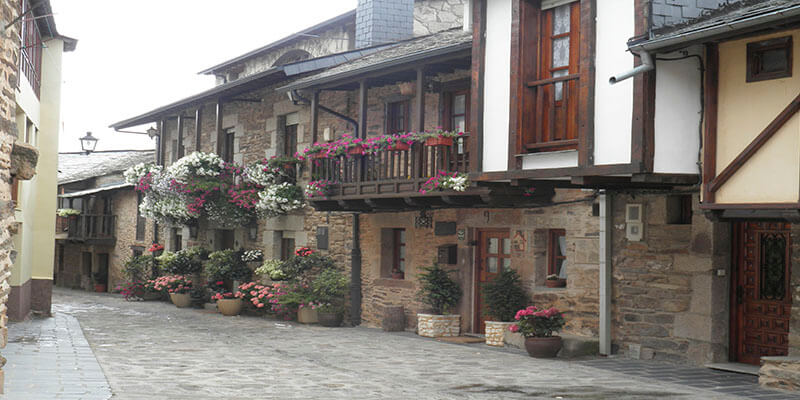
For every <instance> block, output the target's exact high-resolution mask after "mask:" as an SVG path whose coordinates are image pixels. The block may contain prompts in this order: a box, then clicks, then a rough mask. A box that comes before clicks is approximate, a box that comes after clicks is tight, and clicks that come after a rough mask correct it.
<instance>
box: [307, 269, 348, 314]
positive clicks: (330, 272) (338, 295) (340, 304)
mask: <svg viewBox="0 0 800 400" xmlns="http://www.w3.org/2000/svg"><path fill="white" fill-rule="evenodd" d="M349 287H350V281H349V280H348V279H347V276H345V274H343V273H342V272H341V271H339V270H338V269H335V268H328V269H325V270H324V271H322V273H320V274H319V275H318V276H317V277H316V279H314V281H313V282H311V289H312V291H313V292H314V297H315V300H316V301H317V302H319V303H322V307H323V310H322V311H323V312H341V311H344V301H345V296H347V289H348V288H349Z"/></svg>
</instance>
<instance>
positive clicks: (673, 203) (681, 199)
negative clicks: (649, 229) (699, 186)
mask: <svg viewBox="0 0 800 400" xmlns="http://www.w3.org/2000/svg"><path fill="white" fill-rule="evenodd" d="M667 224H673V225H691V224H692V195H690V194H681V195H675V196H667Z"/></svg>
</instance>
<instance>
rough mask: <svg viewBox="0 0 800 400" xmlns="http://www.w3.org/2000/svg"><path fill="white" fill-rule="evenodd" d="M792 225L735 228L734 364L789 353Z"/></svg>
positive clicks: (760, 224) (757, 224)
mask: <svg viewBox="0 0 800 400" xmlns="http://www.w3.org/2000/svg"><path fill="white" fill-rule="evenodd" d="M790 229H791V224H789V223H786V222H740V223H737V224H735V225H734V241H733V243H734V254H733V256H734V263H735V267H736V270H735V271H734V273H733V274H732V281H733V284H732V285H731V288H732V290H731V303H732V306H731V359H732V360H734V361H739V362H742V363H748V364H756V365H758V364H759V363H760V359H761V357H762V356H785V355H787V354H788V350H789V317H790V313H791V308H792V295H791V292H790V286H789V282H790V271H791V236H790Z"/></svg>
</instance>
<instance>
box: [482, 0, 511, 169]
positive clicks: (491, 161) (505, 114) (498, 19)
mask: <svg viewBox="0 0 800 400" xmlns="http://www.w3.org/2000/svg"><path fill="white" fill-rule="evenodd" d="M484 64H485V70H484V73H485V75H484V91H483V93H484V96H485V97H484V98H485V99H486V100H485V101H484V104H483V170H484V171H505V170H506V169H507V168H508V128H509V121H508V118H509V101H510V100H509V97H510V96H511V93H510V91H511V82H510V72H511V0H491V1H489V2H488V4H487V7H486V55H485V60H484Z"/></svg>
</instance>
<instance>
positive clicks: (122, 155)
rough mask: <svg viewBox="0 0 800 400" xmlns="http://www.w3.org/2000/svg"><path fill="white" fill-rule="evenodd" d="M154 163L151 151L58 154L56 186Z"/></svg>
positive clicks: (153, 155) (153, 152) (153, 153)
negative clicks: (145, 163) (141, 164)
mask: <svg viewBox="0 0 800 400" xmlns="http://www.w3.org/2000/svg"><path fill="white" fill-rule="evenodd" d="M153 161H155V151H153V150H124V151H96V152H94V153H91V154H89V155H86V154H84V153H59V154H58V184H59V185H63V184H65V183H71V182H78V181H82V180H84V179H89V178H95V177H99V176H106V175H111V174H115V173H120V172H122V171H125V170H126V169H128V168H130V167H132V166H134V165H136V164H139V163H143V162H153Z"/></svg>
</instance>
